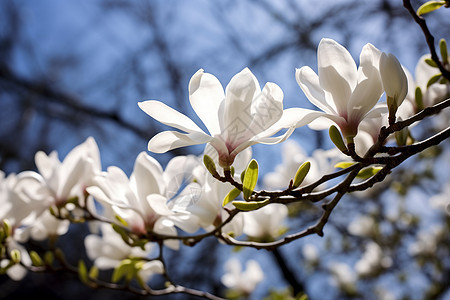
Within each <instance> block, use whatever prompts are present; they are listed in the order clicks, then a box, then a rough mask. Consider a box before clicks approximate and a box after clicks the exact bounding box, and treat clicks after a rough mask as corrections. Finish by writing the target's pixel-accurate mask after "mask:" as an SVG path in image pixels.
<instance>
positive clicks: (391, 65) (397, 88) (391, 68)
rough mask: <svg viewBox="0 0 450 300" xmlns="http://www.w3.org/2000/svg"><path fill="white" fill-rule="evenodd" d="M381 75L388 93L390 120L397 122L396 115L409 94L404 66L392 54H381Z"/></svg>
mask: <svg viewBox="0 0 450 300" xmlns="http://www.w3.org/2000/svg"><path fill="white" fill-rule="evenodd" d="M380 75H381V81H382V82H383V88H384V91H385V92H386V99H387V105H388V108H389V120H390V122H395V113H396V112H397V108H398V107H399V106H400V104H402V102H403V100H404V99H405V97H406V94H407V93H408V79H407V78H406V74H405V72H404V71H403V68H402V65H401V64H400V63H399V61H398V60H397V58H395V56H394V55H392V54H390V53H389V54H386V53H384V52H383V53H381V57H380Z"/></svg>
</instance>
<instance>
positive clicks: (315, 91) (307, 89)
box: [295, 67, 337, 114]
mask: <svg viewBox="0 0 450 300" xmlns="http://www.w3.org/2000/svg"><path fill="white" fill-rule="evenodd" d="M295 78H296V80H297V83H298V85H299V86H300V88H301V89H302V91H303V93H305V95H306V97H307V98H308V100H309V101H310V102H311V103H312V104H314V105H315V106H317V107H318V108H320V109H321V110H323V111H324V112H327V113H332V114H337V113H336V111H335V109H334V108H333V107H332V106H330V105H329V104H328V103H327V101H326V99H325V93H324V91H323V89H322V87H321V86H320V83H319V76H317V74H316V73H315V72H314V71H313V70H312V69H311V68H310V67H302V68H300V69H297V70H296V71H295ZM333 106H334V104H333Z"/></svg>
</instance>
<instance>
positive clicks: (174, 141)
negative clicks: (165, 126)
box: [148, 131, 213, 153]
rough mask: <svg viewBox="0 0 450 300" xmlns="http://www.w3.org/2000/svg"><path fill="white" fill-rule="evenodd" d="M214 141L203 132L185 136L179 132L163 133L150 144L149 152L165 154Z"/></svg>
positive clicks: (156, 136)
mask: <svg viewBox="0 0 450 300" xmlns="http://www.w3.org/2000/svg"><path fill="white" fill-rule="evenodd" d="M212 139H213V138H212V137H210V136H209V135H207V134H205V133H203V132H193V133H189V134H184V133H180V132H177V131H163V132H160V133H158V134H157V135H155V136H154V137H153V138H152V139H151V140H150V141H149V142H148V150H149V151H152V152H155V153H164V152H167V151H169V150H172V149H176V148H180V147H185V146H191V145H198V144H204V143H207V142H209V141H211V140H212Z"/></svg>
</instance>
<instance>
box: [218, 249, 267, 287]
mask: <svg viewBox="0 0 450 300" xmlns="http://www.w3.org/2000/svg"><path fill="white" fill-rule="evenodd" d="M225 270H226V273H225V274H224V275H223V276H222V283H223V284H224V285H225V286H226V287H228V288H230V289H233V290H235V291H237V292H240V293H242V294H243V295H244V296H249V295H250V294H251V293H252V292H253V291H254V290H255V288H256V286H257V285H258V283H260V282H261V281H262V280H263V279H264V273H263V271H262V270H261V267H260V266H259V264H258V262H257V261H256V260H253V259H251V260H249V261H247V263H246V269H245V271H243V270H242V266H241V263H240V261H239V260H237V259H236V258H231V259H229V260H228V261H227V262H226V264H225Z"/></svg>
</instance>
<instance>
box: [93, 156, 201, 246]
mask: <svg viewBox="0 0 450 300" xmlns="http://www.w3.org/2000/svg"><path fill="white" fill-rule="evenodd" d="M172 165H173V164H172ZM165 178H172V176H167V174H165V173H164V171H163V169H162V167H161V165H160V164H159V163H158V162H157V161H156V160H155V159H154V158H152V157H150V156H149V155H147V154H146V153H145V152H141V153H140V154H139V155H138V157H137V159H136V162H135V165H134V169H133V173H132V174H131V176H130V178H128V177H127V175H126V174H125V173H124V172H123V171H122V170H121V169H119V168H117V167H109V168H108V171H107V172H105V173H104V174H103V175H99V176H96V177H95V179H94V181H95V185H94V186H90V187H88V188H87V191H88V193H89V194H91V195H92V196H94V198H95V199H96V200H98V201H99V202H100V203H102V204H103V205H104V206H105V208H106V211H107V212H111V211H112V212H113V213H114V214H116V215H118V216H119V217H121V218H122V219H123V220H125V221H126V223H127V226H128V227H129V229H130V230H131V231H132V232H134V233H137V234H146V233H147V232H148V231H153V232H156V233H159V234H166V235H172V236H174V235H177V230H176V228H175V226H178V227H179V228H181V229H182V230H184V231H187V232H191V233H192V232H195V231H197V230H198V220H197V218H196V217H195V216H193V215H192V214H190V213H189V212H187V211H186V210H182V209H178V207H177V206H176V205H175V203H177V202H176V201H173V202H172V201H169V200H171V199H170V197H171V196H173V194H172V193H171V192H169V191H168V189H167V186H168V184H167V182H165ZM185 190H186V191H187V193H183V192H181V193H180V194H179V195H177V197H196V196H197V195H196V194H192V193H189V191H190V186H187V187H186V188H185ZM107 217H110V218H111V219H112V220H114V216H107ZM165 244H166V245H167V246H169V247H172V248H174V249H178V247H179V243H178V241H177V240H166V241H165Z"/></svg>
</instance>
